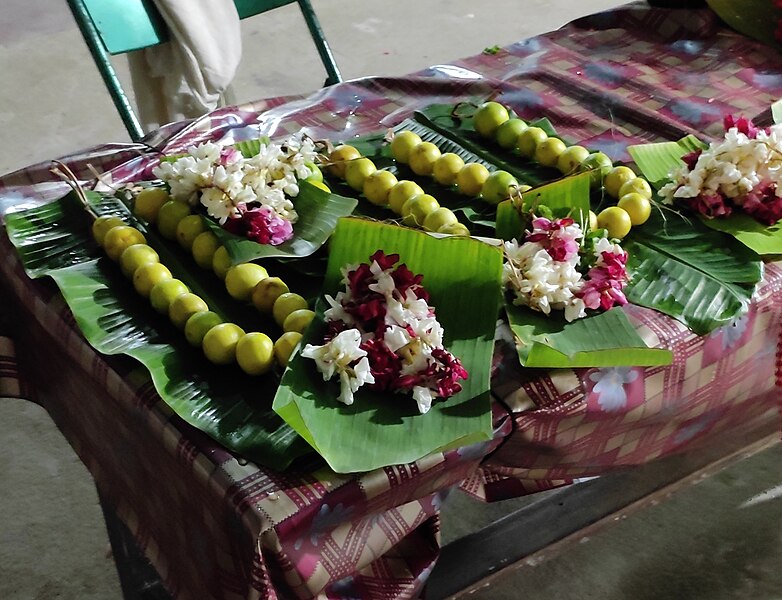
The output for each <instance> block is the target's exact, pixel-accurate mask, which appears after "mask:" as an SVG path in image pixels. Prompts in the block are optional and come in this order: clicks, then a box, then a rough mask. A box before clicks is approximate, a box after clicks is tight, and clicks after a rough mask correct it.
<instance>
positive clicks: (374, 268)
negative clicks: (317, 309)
mask: <svg viewBox="0 0 782 600" xmlns="http://www.w3.org/2000/svg"><path fill="white" fill-rule="evenodd" d="M355 269H356V267H355V266H348V267H345V268H343V269H342V273H343V276H344V280H343V283H346V284H347V282H348V277H347V275H348V273H350V272H351V271H353V270H355ZM370 271H371V273H372V275H373V276H374V279H375V283H372V284H370V285H369V289H370V290H372V291H373V292H377V293H378V294H382V295H383V296H384V297H385V306H386V311H385V331H384V333H383V338H382V343H383V344H384V345H385V346H386V348H387V349H388V350H390V351H391V352H393V353H394V354H396V355H398V356H401V357H402V359H403V361H402V362H403V365H402V370H401V372H400V376H401V377H405V376H408V375H417V374H419V373H421V372H423V371H425V370H426V369H427V368H428V367H429V366H430V363H431V361H432V351H433V350H435V349H441V348H443V328H442V326H441V325H440V323H439V321H438V320H437V318H436V317H435V315H434V311H433V310H432V309H431V307H430V306H429V305H428V304H427V302H426V300H423V299H421V298H418V297H417V296H416V295H415V293H414V292H413V290H412V289H410V288H408V289H407V290H406V292H405V294H404V296H402V295H401V294H400V292H399V290H398V289H397V287H396V283H395V282H394V279H393V277H392V276H391V272H392V271H393V268H391V269H386V270H383V269H382V268H381V267H380V265H378V263H377V261H372V264H371V265H370ZM326 300H327V301H328V303H329V304H330V305H331V308H329V309H328V310H327V311H326V312H325V313H324V316H325V317H326V319H327V320H329V321H342V322H343V323H345V324H347V325H348V326H353V328H352V329H347V330H345V331H342V332H341V333H339V334H338V335H336V336H335V337H334V338H332V339H331V340H330V341H328V342H327V343H326V344H324V345H322V346H313V345H312V344H307V346H306V347H305V348H304V350H303V351H302V356H304V357H305V358H312V359H314V360H315V363H316V365H317V368H318V370H319V371H320V372H321V373H322V374H323V379H324V381H328V380H329V379H331V378H332V377H333V376H334V374H339V378H340V383H341V393H340V396H339V400H340V401H341V402H344V403H345V404H348V405H350V404H353V394H354V393H355V392H356V390H357V389H358V388H359V387H361V386H362V385H364V384H365V383H370V384H372V383H375V379H374V377H373V376H372V374H371V372H370V370H369V362H368V359H367V358H366V357H367V352H365V351H364V350H363V349H361V347H360V346H361V344H362V343H364V342H367V341H369V340H373V339H375V337H376V336H375V333H374V332H365V333H362V332H361V331H360V330H359V329H357V328H356V327H358V326H360V324H359V323H357V321H356V319H354V318H353V316H352V315H350V314H349V313H348V312H346V311H345V308H344V306H345V305H346V304H347V303H349V302H351V301H354V300H356V299H355V298H354V296H353V293H352V290H350V287H349V286H347V291H346V292H339V293H338V294H337V297H336V298H333V297H331V296H329V295H326ZM359 301H360V299H359ZM357 359H359V360H358V363H357V364H355V365H353V366H351V363H352V362H353V361H355V360H357ZM412 392H413V399H414V400H415V401H416V403H417V405H418V410H419V412H420V413H421V414H424V413H426V412H427V411H428V410H429V409H430V408H431V405H432V400H433V399H434V397H435V395H436V394H435V393H434V392H435V390H432V389H430V388H429V387H426V386H422V385H416V386H414V387H413V388H412Z"/></svg>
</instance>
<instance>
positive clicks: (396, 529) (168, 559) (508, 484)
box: [0, 5, 782, 600]
mask: <svg viewBox="0 0 782 600" xmlns="http://www.w3.org/2000/svg"><path fill="white" fill-rule="evenodd" d="M489 95H496V96H497V97H498V98H499V99H500V100H501V101H502V102H504V103H506V104H508V105H510V106H512V107H513V108H514V109H515V110H516V111H517V112H518V113H519V114H520V115H521V116H522V117H525V118H535V117H540V116H547V117H549V118H550V119H551V121H552V122H553V123H555V125H556V127H557V128H558V130H559V131H560V132H561V134H562V135H563V136H564V137H566V138H568V139H570V140H571V141H574V142H575V141H579V142H581V143H584V144H585V145H587V146H589V147H591V148H595V149H600V150H602V151H604V152H606V153H607V154H609V155H610V156H612V158H614V159H627V158H628V156H627V154H626V146H627V145H628V144H630V143H638V142H643V141H654V140H663V139H677V138H679V137H681V136H682V135H685V134H687V133H694V134H696V135H699V136H701V137H706V138H708V137H710V136H716V135H719V133H720V130H721V125H720V122H721V118H722V115H723V114H724V113H728V112H729V113H734V114H737V115H739V114H741V115H746V116H754V115H756V114H758V113H760V112H761V111H763V110H764V109H765V108H767V107H768V106H769V104H770V103H771V102H772V101H774V100H776V99H777V98H779V97H782V56H780V55H779V54H778V53H777V52H776V51H775V50H771V49H769V48H767V47H764V46H762V45H760V44H758V43H755V42H752V41H750V40H748V39H746V38H743V37H741V36H739V35H737V34H735V33H732V32H731V31H729V30H727V29H724V28H723V27H722V26H721V25H720V24H719V23H718V21H717V20H716V18H715V17H714V15H713V14H711V13H710V12H708V11H705V10H704V11H675V10H674V11H667V10H662V9H649V8H648V7H646V6H645V5H634V6H630V7H627V8H623V9H620V10H616V11H612V12H608V13H604V14H601V15H597V16H594V17H589V18H586V19H582V20H580V21H577V22H574V23H572V24H570V25H568V26H567V27H565V28H563V29H562V30H560V31H557V32H554V33H552V34H549V35H546V36H541V37H538V38H534V39H530V40H526V41H523V42H519V43H518V44H514V45H512V46H509V47H507V48H505V49H503V50H502V51H500V52H499V53H498V54H496V55H493V56H489V55H481V56H477V57H472V58H468V59H465V60H460V61H456V62H454V63H453V64H452V65H450V66H447V67H443V66H440V67H433V68H431V69H427V70H424V71H422V72H419V73H416V74H413V75H411V76H408V77H402V78H370V79H364V80H359V81H353V82H348V83H344V84H341V85H338V86H334V87H332V88H328V89H324V90H321V91H320V92H318V93H317V94H315V95H313V96H311V97H309V98H282V99H272V100H265V101H262V102H257V103H251V104H247V105H243V106H240V107H232V108H226V109H221V110H219V111H216V112H214V113H212V114H210V115H207V116H206V117H203V118H201V119H198V120H196V121H193V122H190V123H178V124H174V125H170V126H167V127H165V128H163V129H161V130H159V131H158V132H155V133H154V134H152V135H151V136H149V137H148V138H147V139H146V140H145V141H146V144H112V145H103V146H98V147H96V148H93V149H91V150H88V151H85V152H83V153H81V154H78V155H73V156H70V157H67V158H66V159H65V161H66V162H67V163H68V164H69V166H70V167H71V168H72V169H73V170H74V172H75V173H76V174H77V175H78V176H80V177H83V178H84V179H85V180H87V179H90V177H91V175H90V173H89V170H88V169H87V165H88V164H91V165H93V166H94V167H96V168H98V169H99V170H102V171H103V172H105V173H106V177H107V178H109V179H110V180H111V181H113V182H130V181H138V180H144V179H148V178H150V177H151V172H150V171H151V168H152V167H153V166H154V165H155V164H156V161H157V159H158V157H159V153H160V152H164V153H177V152H181V151H182V150H184V149H185V148H186V147H187V146H188V145H190V144H192V143H195V142H200V141H205V140H226V141H231V140H240V139H246V138H250V137H257V136H258V135H259V133H260V134H262V135H271V136H282V135H284V134H285V133H288V132H291V131H296V130H299V129H300V128H302V127H304V128H306V130H307V131H308V132H309V133H310V134H311V135H313V136H318V137H329V138H331V139H332V140H340V139H348V138H349V137H351V136H353V135H358V134H362V133H367V132H371V131H376V130H378V129H382V128H384V127H388V126H392V125H394V124H396V123H398V122H399V121H401V120H402V119H403V118H405V117H406V116H408V115H409V114H410V113H411V112H412V111H413V110H415V109H418V108H421V107H424V106H426V105H428V104H431V103H434V102H458V101H461V100H466V99H472V98H480V97H486V96H489ZM65 191H66V189H65V188H64V187H63V185H62V184H60V183H58V182H56V181H55V180H54V179H53V177H52V175H51V174H50V173H49V172H48V165H46V164H41V165H36V166H32V167H29V168H27V169H23V170H21V171H18V172H16V173H12V174H9V175H7V176H5V177H3V178H1V179H0V203H2V204H3V205H20V206H21V205H34V204H40V203H42V202H46V201H48V200H51V199H54V198H56V197H58V196H59V195H61V194H63V193H64V192H65ZM0 281H2V291H3V292H4V293H7V296H8V297H9V298H10V299H11V303H12V304H11V305H12V306H13V307H14V308H13V310H15V311H16V313H15V314H14V316H15V317H16V318H14V319H13V323H12V324H15V325H16V327H17V343H18V344H20V345H23V346H24V348H25V353H24V355H25V357H27V358H28V360H27V361H26V362H25V364H24V367H25V368H26V369H27V371H28V373H29V375H30V376H31V377H34V381H35V382H36V388H37V389H36V391H37V392H38V394H39V397H40V398H41V401H42V402H43V403H44V404H45V406H46V408H47V409H48V410H49V412H50V414H51V415H52V418H53V419H54V421H55V422H56V423H57V425H58V426H59V427H60V429H61V430H62V431H63V433H64V435H65V436H66V438H67V439H68V440H69V442H70V443H71V445H72V446H73V447H74V449H75V450H76V452H77V453H78V454H79V456H80V457H81V459H82V460H83V461H84V463H85V464H86V465H87V467H88V468H89V470H90V472H91V473H92V475H93V476H94V478H95V480H96V483H97V485H98V487H99V488H100V489H101V491H102V493H103V495H104V496H105V497H106V498H108V499H109V501H110V502H112V503H113V504H114V507H115V509H116V511H117V513H118V514H119V516H120V517H121V518H122V519H123V520H124V521H125V522H126V523H127V525H128V526H129V528H130V530H131V531H132V532H133V533H134V535H135V536H136V538H137V540H138V542H139V544H140V545H141V547H142V548H143V549H144V550H145V551H146V553H147V555H148V556H149V558H150V559H151V560H152V562H153V563H154V565H155V566H156V568H157V569H158V571H159V572H160V574H161V576H162V577H163V579H164V582H165V584H166V586H167V587H168V589H169V590H170V591H171V592H172V594H173V595H175V596H176V597H177V598H184V599H194V600H203V599H206V598H210V599H211V598H214V599H220V600H229V599H258V598H264V599H275V598H302V599H305V598H316V597H317V598H377V599H391V598H414V597H417V596H418V595H419V593H420V591H421V589H422V587H423V585H424V584H425V581H426V579H427V576H428V574H429V572H430V571H431V569H432V567H433V565H434V562H435V560H436V558H437V554H438V549H439V539H440V536H439V521H438V512H439V505H440V502H441V500H442V498H443V497H444V495H445V493H447V491H448V490H449V489H450V488H452V487H453V486H461V487H462V489H463V490H465V491H467V492H468V493H471V494H473V495H475V496H477V497H480V498H484V499H488V500H493V499H500V498H507V497H512V496H517V495H520V494H526V493H531V492H535V491H539V490H543V489H548V488H551V487H555V486H558V485H563V484H567V483H569V482H571V481H573V480H574V479H575V478H579V477H584V476H592V475H599V474H601V473H606V472H608V471H610V470H612V469H618V468H624V467H627V466H631V465H638V464H642V463H645V462H648V461H651V460H653V459H656V458H658V457H661V456H665V455H668V454H671V453H675V452H680V451H682V450H685V449H687V448H691V447H693V446H694V445H695V444H698V443H706V442H708V441H709V440H714V439H716V438H717V437H718V436H721V435H726V434H727V433H728V432H729V431H731V430H732V429H734V428H736V427H738V426H744V425H747V424H753V423H763V422H765V423H768V422H769V420H771V419H775V418H777V417H778V413H777V411H778V403H779V400H780V387H779V386H780V384H782V352H781V351H780V349H781V348H782V293H780V292H781V291H782V290H781V288H782V264H776V263H768V264H767V265H766V272H765V278H764V281H763V283H762V284H761V285H760V286H759V288H758V291H757V293H756V295H755V298H754V301H753V303H752V306H751V310H750V312H749V314H748V315H746V316H745V317H743V318H741V319H739V320H737V321H736V322H735V323H733V324H731V325H730V326H728V327H725V328H723V329H720V330H718V331H715V332H713V333H712V334H711V335H708V336H705V337H698V336H695V335H693V334H692V333H691V332H689V331H688V330H687V329H686V328H685V327H684V326H682V325H681V324H680V323H678V322H676V321H674V320H672V319H669V318H667V317H665V316H663V315H660V314H658V313H655V312H653V311H650V310H646V309H642V308H639V307H630V308H629V310H628V314H629V316H630V318H631V320H632V321H633V323H634V324H635V325H636V327H637V329H638V331H639V332H640V334H641V335H642V336H643V337H644V339H645V340H646V341H647V342H648V343H649V344H651V345H653V346H659V347H666V348H670V349H671V350H672V351H673V354H674V361H673V364H672V365H670V366H668V367H660V368H649V369H643V368H613V369H577V370H566V369H565V370H559V371H551V372H545V371H539V370H522V369H521V368H519V367H518V364H517V363H516V362H515V360H514V359H513V355H512V353H507V352H506V353H505V355H504V356H503V354H502V353H501V351H500V354H498V361H499V368H498V370H497V374H496V377H495V381H494V386H493V387H494V395H495V398H496V402H495V403H494V407H493V416H494V423H495V435H494V439H493V441H491V442H489V443H485V444H478V445H475V446H471V447H467V448H462V449H459V450H457V451H452V452H448V453H445V454H437V455H433V456H429V457H427V458H425V459H422V460H420V461H418V462H416V463H413V464H409V465H398V466H394V467H387V468H384V469H379V470H377V471H373V472H370V473H364V474H359V475H355V476H346V475H337V474H334V473H332V472H330V471H328V470H326V469H322V468H321V469H320V470H314V471H307V470H306V469H305V470H302V471H300V472H287V473H277V472H274V471H272V470H269V469H263V468H259V467H258V466H257V465H254V464H252V463H248V462H247V461H245V460H243V459H242V458H241V457H237V456H233V455H231V454H230V453H229V452H227V451H226V450H225V449H224V448H222V447H220V446H219V445H218V444H216V443H215V442H214V441H212V440H211V439H209V438H208V437H207V436H205V435H204V434H202V433H201V432H199V431H197V430H195V429H193V428H192V427H190V426H188V425H186V424H185V423H183V422H182V420H181V419H179V418H178V417H176V416H175V415H174V414H173V413H172V411H171V410H170V409H169V408H168V407H167V406H166V405H165V404H164V403H163V402H162V401H161V400H160V398H159V397H158V395H157V394H156V392H155V390H154V388H153V386H152V384H151V382H150V380H149V376H148V375H147V374H146V373H145V372H144V371H143V370H142V369H140V368H139V367H138V365H137V364H136V363H135V362H133V361H132V360H130V359H127V358H125V357H107V356H101V355H98V354H97V353H96V352H95V351H94V350H92V349H91V348H90V347H89V346H88V345H87V343H86V342H85V340H84V338H83V337H82V336H81V334H80V333H79V330H78V328H77V326H76V323H75V322H74V319H73V316H72V315H71V313H70V311H69V310H68V308H67V306H66V305H65V304H64V302H63V300H62V298H61V296H60V295H59V293H58V292H57V290H56V287H55V286H54V285H53V283H52V282H51V281H47V280H44V281H31V280H30V279H29V278H27V276H26V275H25V273H24V271H23V270H22V268H21V265H20V263H19V261H18V259H17V257H16V255H15V253H14V251H13V249H12V247H11V246H10V243H9V241H8V239H7V237H5V236H2V237H0ZM8 344H9V342H8V341H7V339H6V338H0V390H2V391H0V394H3V395H15V394H16V395H24V394H23V393H22V390H21V389H20V388H19V385H18V377H17V376H16V373H15V371H14V367H13V363H11V362H10V361H9V360H5V358H7V357H10V356H11V348H10V346H9V345H8ZM8 389H10V390H11V391H10V392H8V391H6V390H8Z"/></svg>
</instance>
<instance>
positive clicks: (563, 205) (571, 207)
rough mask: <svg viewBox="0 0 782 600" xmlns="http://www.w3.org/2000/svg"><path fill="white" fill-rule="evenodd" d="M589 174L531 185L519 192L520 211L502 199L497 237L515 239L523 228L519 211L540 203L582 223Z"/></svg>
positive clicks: (499, 206)
mask: <svg viewBox="0 0 782 600" xmlns="http://www.w3.org/2000/svg"><path fill="white" fill-rule="evenodd" d="M589 181H590V174H589V173H579V174H577V175H573V176H571V177H564V178H562V179H558V180H556V181H552V182H551V183H547V184H544V185H541V186H539V187H536V188H533V189H531V190H529V191H528V192H524V194H522V200H523V202H522V210H521V212H519V211H518V210H517V208H516V206H515V205H514V202H513V200H505V201H503V202H500V204H499V205H498V206H497V237H499V238H501V239H503V240H510V239H513V238H517V239H518V237H519V236H520V235H521V233H522V232H523V230H524V226H525V223H524V218H523V217H522V214H528V213H529V212H530V211H534V209H535V207H536V206H540V205H541V204H543V205H546V206H547V207H548V208H550V209H551V210H552V211H553V212H554V214H555V215H557V216H565V215H568V214H569V215H570V216H572V217H573V219H575V221H576V222H577V223H581V224H583V222H584V221H585V220H586V218H587V217H586V215H587V214H588V213H589V193H590V192H589Z"/></svg>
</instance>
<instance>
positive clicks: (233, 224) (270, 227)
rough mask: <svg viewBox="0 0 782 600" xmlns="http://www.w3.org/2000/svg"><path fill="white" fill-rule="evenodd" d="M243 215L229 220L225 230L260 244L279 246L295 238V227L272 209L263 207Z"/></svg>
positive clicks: (224, 226) (246, 211)
mask: <svg viewBox="0 0 782 600" xmlns="http://www.w3.org/2000/svg"><path fill="white" fill-rule="evenodd" d="M240 210H241V211H242V214H241V215H240V216H239V217H236V218H234V219H228V220H227V221H226V222H225V224H224V225H223V228H224V229H225V230H227V231H230V232H231V233H234V234H236V235H243V236H245V237H247V238H248V239H251V240H253V241H255V242H258V243H259V244H270V245H272V246H278V245H280V244H282V243H283V242H286V241H288V240H289V239H291V238H292V237H293V225H291V222H290V221H288V220H287V219H283V218H282V217H280V216H279V215H278V214H277V213H276V212H274V211H273V210H272V209H271V208H269V207H266V206H262V207H261V208H252V209H250V210H246V209H245V210H242V209H241V208H240Z"/></svg>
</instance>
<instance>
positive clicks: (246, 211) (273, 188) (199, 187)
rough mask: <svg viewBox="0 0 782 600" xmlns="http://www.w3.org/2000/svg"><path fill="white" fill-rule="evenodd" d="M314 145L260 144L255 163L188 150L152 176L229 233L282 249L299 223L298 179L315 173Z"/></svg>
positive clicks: (225, 153) (226, 153)
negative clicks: (295, 200) (203, 211)
mask: <svg viewBox="0 0 782 600" xmlns="http://www.w3.org/2000/svg"><path fill="white" fill-rule="evenodd" d="M315 159H316V152H315V146H314V144H313V142H312V140H310V139H309V138H305V137H301V136H291V137H290V138H289V139H288V140H286V141H285V142H283V143H281V144H276V143H273V142H268V143H262V144H261V146H260V151H259V152H258V154H256V155H255V156H252V157H251V158H244V156H242V153H241V152H239V151H238V150H236V149H235V148H232V147H230V146H221V145H219V144H215V143H212V142H206V143H204V144H199V145H198V146H192V147H190V148H188V150H187V155H185V156H182V157H180V158H177V159H176V160H174V161H172V162H161V163H160V165H159V166H157V167H155V168H154V169H153V170H152V172H153V174H154V175H155V176H156V177H158V178H160V179H162V180H163V181H164V182H165V183H167V184H168V186H169V188H170V190H171V196H172V197H173V198H174V199H176V200H179V201H182V202H187V203H189V204H191V205H197V204H199V203H200V204H202V205H203V206H204V207H205V208H206V212H207V214H208V215H209V216H210V217H213V218H215V219H217V220H218V221H219V223H220V224H221V225H222V226H223V227H224V228H225V229H227V230H228V231H231V232H232V233H235V234H237V235H244V236H246V237H248V238H249V239H251V240H254V241H256V242H258V243H260V244H272V245H278V244H281V243H282V242H284V241H286V240H289V239H290V238H291V237H293V224H294V223H296V221H297V219H298V214H297V213H296V209H295V208H294V207H293V202H292V201H291V198H295V197H296V196H297V195H298V194H299V185H298V180H299V179H306V178H307V177H309V176H310V175H311V174H312V170H311V169H310V167H308V166H307V165H308V163H310V164H314V162H315Z"/></svg>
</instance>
